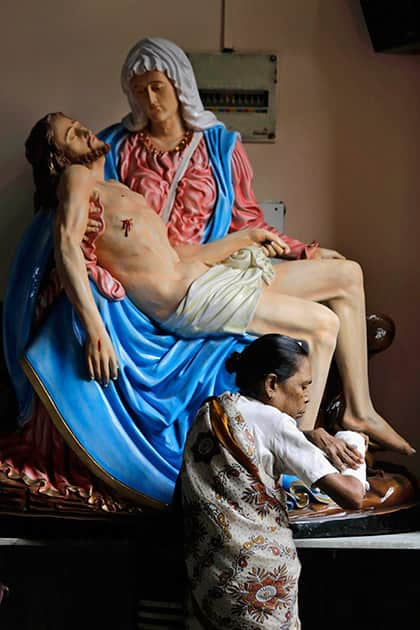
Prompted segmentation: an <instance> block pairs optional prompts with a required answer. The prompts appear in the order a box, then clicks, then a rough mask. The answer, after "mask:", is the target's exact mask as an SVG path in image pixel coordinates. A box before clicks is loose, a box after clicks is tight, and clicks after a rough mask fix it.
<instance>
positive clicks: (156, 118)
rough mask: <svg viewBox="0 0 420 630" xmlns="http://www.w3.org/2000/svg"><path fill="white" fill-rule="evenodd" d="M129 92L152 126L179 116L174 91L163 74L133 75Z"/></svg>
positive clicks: (152, 71) (146, 73)
mask: <svg viewBox="0 0 420 630" xmlns="http://www.w3.org/2000/svg"><path fill="white" fill-rule="evenodd" d="M130 90H131V92H132V94H133V96H134V97H135V98H136V100H137V101H138V103H139V105H140V106H141V108H142V109H143V111H144V112H145V114H146V116H147V118H148V119H149V120H150V121H151V122H152V124H153V123H162V122H166V121H169V120H170V119H172V118H174V117H177V116H179V101H178V96H177V93H176V90H175V88H174V86H173V85H172V83H171V81H170V80H169V79H168V77H167V76H166V74H165V73H164V72H159V71H158V70H151V71H150V72H144V73H143V74H140V75H134V76H133V77H132V78H131V79H130Z"/></svg>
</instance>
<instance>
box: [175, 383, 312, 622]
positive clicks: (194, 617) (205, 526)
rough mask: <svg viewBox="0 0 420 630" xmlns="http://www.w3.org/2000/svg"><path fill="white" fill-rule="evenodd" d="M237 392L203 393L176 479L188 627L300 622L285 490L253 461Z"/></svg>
mask: <svg viewBox="0 0 420 630" xmlns="http://www.w3.org/2000/svg"><path fill="white" fill-rule="evenodd" d="M236 397H237V394H236V395H235V394H230V393H227V392H226V393H224V394H222V395H221V396H219V397H217V398H211V399H209V400H208V401H206V402H205V403H204V405H203V406H202V407H201V409H200V411H199V412H198V414H197V417H196V419H195V422H194V424H193V427H192V429H191V431H190V433H189V435H188V438H187V443H186V448H185V452H184V462H183V466H182V469H181V473H180V479H179V481H180V488H181V494H182V503H183V513H184V543H185V559H186V568H187V574H188V581H189V588H188V598H187V599H188V602H187V609H188V610H187V626H186V627H187V628H190V629H199V628H209V629H217V628H221V629H222V628H223V630H227V629H229V630H257V629H260V628H264V629H265V630H271V629H273V630H274V629H276V630H298V629H299V628H300V622H299V618H298V610H297V585H298V578H299V573H300V563H299V560H298V557H297V554H296V549H295V546H294V542H293V538H292V533H291V530H290V529H289V527H288V519H287V509H286V504H285V496H284V492H283V490H282V489H281V487H279V486H278V484H277V483H276V482H275V481H274V480H273V479H271V478H269V477H268V476H267V475H266V473H265V472H264V470H263V468H262V466H261V464H260V462H259V461H258V459H257V456H256V450H255V444H254V436H253V433H252V431H251V430H250V429H249V427H248V426H247V424H246V421H245V420H244V418H243V417H242V415H241V414H240V413H238V410H237V408H236V406H235V399H236Z"/></svg>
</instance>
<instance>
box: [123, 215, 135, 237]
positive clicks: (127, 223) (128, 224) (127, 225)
mask: <svg viewBox="0 0 420 630" xmlns="http://www.w3.org/2000/svg"><path fill="white" fill-rule="evenodd" d="M121 223H122V226H121V229H122V230H124V236H128V233H129V231H130V230H131V229H132V227H133V219H121Z"/></svg>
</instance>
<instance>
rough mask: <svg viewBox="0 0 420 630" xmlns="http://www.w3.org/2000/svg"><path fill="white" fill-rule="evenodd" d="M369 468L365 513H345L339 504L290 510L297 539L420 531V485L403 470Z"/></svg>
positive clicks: (395, 468)
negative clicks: (368, 487) (368, 486)
mask: <svg viewBox="0 0 420 630" xmlns="http://www.w3.org/2000/svg"><path fill="white" fill-rule="evenodd" d="M384 466H385V467H387V468H388V469H389V470H384V469H382V468H376V469H369V470H368V474H367V479H368V481H369V484H370V490H369V491H368V492H367V493H366V497H365V499H364V501H363V506H362V509H361V510H344V509H343V508H341V507H340V506H338V505H337V504H336V503H334V502H332V503H327V504H326V503H316V502H311V503H309V504H308V505H307V506H306V507H304V508H301V509H298V508H296V509H292V510H290V511H289V521H290V526H291V528H292V529H293V532H294V535H295V537H296V538H314V537H315V538H316V537H319V538H328V537H334V536H364V535H374V534H387V533H397V532H412V531H417V530H420V491H419V485H418V482H417V481H416V480H415V479H414V478H412V477H411V476H410V474H409V473H408V472H407V471H405V469H402V468H400V467H391V466H390V465H389V464H388V465H387V464H385V463H384Z"/></svg>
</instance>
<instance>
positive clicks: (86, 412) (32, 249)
mask: <svg viewBox="0 0 420 630" xmlns="http://www.w3.org/2000/svg"><path fill="white" fill-rule="evenodd" d="M126 133H127V132H126V131H125V130H124V129H123V127H122V126H121V125H113V126H112V127H109V128H108V129H106V130H104V131H103V132H101V134H99V137H101V138H102V139H103V140H105V141H107V142H109V143H110V144H111V151H110V153H109V154H108V155H107V161H106V171H105V177H106V179H119V176H118V170H117V168H118V154H119V147H120V144H121V141H122V140H123V138H124V137H125V135H126ZM204 137H205V141H206V144H207V150H208V153H209V158H210V162H211V166H212V172H213V175H214V178H215V182H216V187H217V202H216V206H215V210H214V213H213V216H212V219H211V221H210V222H209V224H208V225H207V226H206V230H205V234H204V237H203V242H207V241H212V240H215V239H217V238H221V237H223V236H225V235H226V234H227V232H228V230H229V226H230V223H231V209H232V201H233V194H234V193H233V186H232V181H231V156H232V151H233V148H234V144H235V141H236V134H235V133H233V132H229V131H227V130H226V129H225V128H224V127H223V126H222V125H216V126H215V127H213V128H211V129H209V130H206V131H205V132H204ZM53 219H54V213H53V211H51V210H50V211H45V210H42V211H40V212H39V213H38V214H37V215H36V216H35V218H34V220H33V222H32V224H31V225H30V226H29V228H28V229H27V231H26V233H25V235H24V237H23V239H22V241H21V243H20V246H19V248H18V251H17V253H16V256H15V259H14V261H13V265H12V269H11V272H10V276H9V283H8V288H7V293H6V297H5V305H4V330H3V334H4V340H5V342H4V343H5V355H6V361H7V365H8V369H9V373H10V375H11V378H12V381H13V384H14V387H15V390H16V394H17V398H18V403H19V411H20V413H19V420H20V422H21V423H24V422H26V421H27V420H28V419H30V415H31V405H32V401H33V389H35V391H36V392H37V394H38V395H39V396H40V398H41V400H42V401H43V403H44V404H45V406H46V407H47V409H48V411H49V413H50V416H51V418H52V420H53V421H54V423H55V425H56V426H57V428H58V429H59V430H60V431H61V433H62V434H63V435H64V437H65V438H66V439H67V441H68V442H69V443H70V445H71V446H72V447H73V448H74V449H75V451H76V452H77V453H78V454H79V455H80V457H81V458H82V460H83V461H84V462H85V463H86V465H87V466H88V467H89V468H90V469H91V470H92V471H93V472H94V473H95V474H96V475H97V476H98V477H100V478H102V479H104V480H105V481H106V482H107V483H108V484H109V485H110V486H111V487H113V488H114V489H115V490H116V491H117V492H119V493H120V494H122V496H125V497H127V498H129V499H131V500H133V501H135V502H137V503H139V504H145V505H151V506H153V507H161V506H164V505H166V504H169V503H170V502H171V499H172V495H173V491H174V487H175V482H176V478H177V475H178V472H179V469H180V466H181V462H182V454H183V447H184V443H185V438H186V434H187V432H188V430H189V428H190V426H191V423H192V421H193V419H194V416H195V413H196V411H197V410H198V408H199V406H200V405H201V403H202V401H203V400H204V399H205V398H206V397H208V396H210V395H213V394H216V395H217V394H220V393H222V392H223V391H225V390H230V391H234V390H235V386H234V383H233V377H232V375H230V374H228V373H227V372H226V370H225V368H224V362H225V359H226V358H227V356H229V354H231V352H233V351H239V352H240V351H241V350H242V349H243V348H244V346H245V345H246V344H247V343H249V342H250V341H251V340H252V339H253V338H254V337H252V336H250V335H244V336H227V335H224V336H217V337H203V338H198V339H194V340H191V339H188V340H187V339H182V338H178V337H175V336H173V335H170V334H168V333H166V332H164V331H163V330H161V329H160V328H159V327H158V326H157V325H156V324H155V323H154V322H153V321H151V320H150V319H149V318H148V317H146V316H145V315H144V314H143V313H141V312H140V311H139V310H138V309H137V308H136V306H135V305H134V304H133V303H132V302H131V301H130V299H129V298H128V297H125V298H124V299H123V300H119V301H112V300H109V299H107V298H105V297H104V296H103V295H102V294H101V293H100V292H99V290H98V289H97V287H96V285H95V284H94V283H93V282H91V288H92V292H93V295H94V298H95V301H96V303H97V305H98V309H99V311H100V313H101V316H102V318H103V321H104V322H105V325H106V328H107V331H108V333H109V335H110V337H111V340H112V342H113V344H114V346H115V349H116V352H117V355H118V359H119V365H120V371H119V378H118V380H117V381H115V382H111V384H110V385H109V387H107V388H103V387H101V386H100V385H99V384H98V383H96V382H95V381H90V380H89V379H88V375H87V368H86V363H85V359H84V352H83V344H84V331H83V329H82V327H81V325H80V322H79V321H78V318H77V316H76V314H75V312H74V310H73V308H72V306H71V304H70V303H69V301H68V299H67V298H66V296H65V295H64V294H62V295H61V296H60V297H59V298H58V299H57V301H56V302H55V303H54V304H53V306H52V308H51V310H50V312H49V314H48V316H47V318H46V320H45V321H44V322H43V324H42V326H41V327H40V329H39V330H37V331H35V332H33V331H32V323H33V318H34V309H35V304H36V299H37V294H38V290H39V284H40V281H41V279H42V277H43V273H44V270H45V268H46V265H47V262H48V259H49V257H50V255H51V252H52V242H53V236H52V232H53V230H52V228H53ZM22 368H23V369H22Z"/></svg>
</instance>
